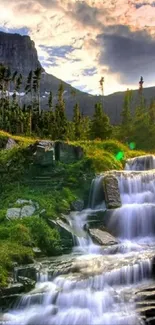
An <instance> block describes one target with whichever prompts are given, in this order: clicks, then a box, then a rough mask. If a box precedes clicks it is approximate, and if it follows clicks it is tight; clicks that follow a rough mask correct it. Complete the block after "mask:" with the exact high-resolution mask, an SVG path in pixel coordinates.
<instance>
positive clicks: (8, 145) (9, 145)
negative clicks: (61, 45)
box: [5, 138, 17, 150]
mask: <svg viewBox="0 0 155 325" xmlns="http://www.w3.org/2000/svg"><path fill="white" fill-rule="evenodd" d="M16 145H17V143H16V141H15V140H13V139H11V138H9V139H8V141H7V143H6V147H5V149H7V150H9V149H12V148H14V147H15V146H16Z"/></svg>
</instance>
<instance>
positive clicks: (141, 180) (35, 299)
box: [0, 156, 155, 325]
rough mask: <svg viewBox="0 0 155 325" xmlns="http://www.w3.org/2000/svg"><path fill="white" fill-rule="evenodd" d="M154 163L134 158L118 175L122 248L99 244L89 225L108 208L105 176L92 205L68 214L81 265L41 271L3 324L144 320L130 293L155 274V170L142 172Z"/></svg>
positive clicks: (113, 222)
mask: <svg viewBox="0 0 155 325" xmlns="http://www.w3.org/2000/svg"><path fill="white" fill-rule="evenodd" d="M152 167H153V168H154V167H155V159H154V157H153V156H149V158H148V157H147V158H144V157H140V158H139V159H138V158H134V159H130V160H129V161H128V162H127V164H126V167H125V169H126V171H124V172H122V174H121V175H120V176H118V183H119V189H120V196H121V202H122V207H120V208H117V209H115V210H114V211H113V213H112V215H111V218H110V223H109V229H110V230H111V231H112V232H114V233H115V235H116V236H117V237H118V238H119V240H120V245H118V250H117V251H116V252H115V251H114V249H113V248H112V247H108V248H107V249H105V250H104V251H103V250H101V249H98V248H100V247H99V246H97V245H94V244H93V243H92V240H91V238H90V237H89V236H88V234H87V232H86V231H85V226H86V224H87V221H88V216H89V215H90V214H91V213H94V211H95V209H96V210H97V209H104V208H105V203H104V193H103V186H102V182H103V177H104V176H103V175H101V176H98V177H97V178H96V179H94V180H93V182H92V186H91V189H90V196H89V208H88V209H86V210H83V211H81V212H75V213H71V214H70V215H69V218H68V220H69V222H70V226H71V227H72V229H73V230H74V233H75V239H76V246H78V249H80V251H81V253H80V255H78V256H75V266H74V267H73V269H72V267H71V266H72V264H71V262H70V271H68V272H69V273H68V274H66V275H64V276H63V275H61V276H60V275H57V276H55V277H53V278H51V280H50V278H48V275H47V274H48V272H41V273H40V275H38V283H37V284H36V288H35V289H34V290H32V291H31V292H30V293H28V294H25V295H24V296H23V297H22V298H21V300H20V302H19V304H18V305H17V306H16V308H15V309H14V310H10V311H9V312H7V313H5V314H4V315H3V322H2V323H1V321H0V324H1V325H2V324H3V323H4V322H5V324H8V325H21V324H22V325H43V324H45V325H73V324H74V325H83V324H86V325H140V324H141V325H142V324H144V322H143V320H142V319H141V318H140V315H139V314H138V313H137V311H136V305H135V302H134V299H133V296H132V294H131V295H130V296H128V298H126V292H127V290H128V291H130V292H132V290H133V289H134V288H136V286H137V285H139V284H145V283H147V281H151V277H152V256H153V254H154V248H152V246H153V245H154V242H155V241H154V238H155V172H153V171H151V170H150V171H149V172H142V170H145V169H147V170H148V169H150V168H152ZM134 170H136V171H137V172H134ZM139 170H140V171H139ZM92 252H93V254H92ZM56 271H57V270H55V274H56Z"/></svg>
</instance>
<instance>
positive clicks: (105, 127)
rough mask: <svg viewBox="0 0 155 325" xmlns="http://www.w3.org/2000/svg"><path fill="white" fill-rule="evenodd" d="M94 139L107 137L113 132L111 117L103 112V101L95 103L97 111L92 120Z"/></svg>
mask: <svg viewBox="0 0 155 325" xmlns="http://www.w3.org/2000/svg"><path fill="white" fill-rule="evenodd" d="M90 132H91V137H92V139H97V138H99V139H102V140H103V139H107V138H108V137H109V136H110V135H111V132H112V127H111V125H110V121H109V117H108V116H107V115H106V114H105V113H104V112H103V109H102V105H101V103H97V104H96V105H95V112H94V115H93V119H92V121H91V130H90Z"/></svg>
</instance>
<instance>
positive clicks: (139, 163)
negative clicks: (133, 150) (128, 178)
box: [125, 155, 155, 170]
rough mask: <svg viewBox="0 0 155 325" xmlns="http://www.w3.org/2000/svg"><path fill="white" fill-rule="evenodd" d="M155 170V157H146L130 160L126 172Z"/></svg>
mask: <svg viewBox="0 0 155 325" xmlns="http://www.w3.org/2000/svg"><path fill="white" fill-rule="evenodd" d="M154 168H155V156H153V155H145V156H139V157H136V158H131V159H128V160H127V162H126V165H125V170H149V169H154Z"/></svg>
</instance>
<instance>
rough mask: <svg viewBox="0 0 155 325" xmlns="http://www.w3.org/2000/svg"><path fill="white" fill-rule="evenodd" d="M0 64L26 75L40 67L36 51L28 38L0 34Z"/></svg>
mask: <svg viewBox="0 0 155 325" xmlns="http://www.w3.org/2000/svg"><path fill="white" fill-rule="evenodd" d="M0 63H3V64H5V65H7V66H9V67H10V68H11V70H12V71H15V70H17V71H19V72H20V73H22V75H25V76H26V75H28V73H29V72H30V70H34V69H36V68H37V66H40V62H39V61H38V55H37V50H36V48H35V44H34V42H33V41H32V40H31V39H30V37H29V36H21V35H19V34H9V33H3V32H0Z"/></svg>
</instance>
